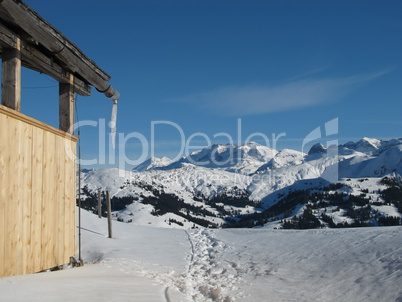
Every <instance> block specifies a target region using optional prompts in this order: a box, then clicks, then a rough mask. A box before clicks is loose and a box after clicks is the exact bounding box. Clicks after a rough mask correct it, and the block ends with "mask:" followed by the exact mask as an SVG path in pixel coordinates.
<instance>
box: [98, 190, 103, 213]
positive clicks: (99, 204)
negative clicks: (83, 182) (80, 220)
mask: <svg viewBox="0 0 402 302" xmlns="http://www.w3.org/2000/svg"><path fill="white" fill-rule="evenodd" d="M98 217H99V218H102V194H101V190H100V189H98Z"/></svg>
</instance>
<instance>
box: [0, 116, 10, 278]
mask: <svg viewBox="0 0 402 302" xmlns="http://www.w3.org/2000/svg"><path fill="white" fill-rule="evenodd" d="M7 129H8V128H7V116H6V115H4V114H0V138H1V139H0V183H1V184H4V185H1V186H0V230H2V231H3V232H5V231H6V228H5V209H6V202H7V197H8V196H7V190H6V185H5V184H6V183H7V182H8V173H7V172H8V170H7V162H8V161H9V159H8V157H9V155H8V146H7ZM4 244H5V236H4V233H3V234H2V235H1V236H0V277H3V276H4V275H3V273H4V264H5V261H4V260H5V259H4V258H5V255H4V249H5V246H4Z"/></svg>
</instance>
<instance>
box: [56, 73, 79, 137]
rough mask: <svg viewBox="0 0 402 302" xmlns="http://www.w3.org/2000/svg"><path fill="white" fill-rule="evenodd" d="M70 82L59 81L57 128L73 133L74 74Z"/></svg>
mask: <svg viewBox="0 0 402 302" xmlns="http://www.w3.org/2000/svg"><path fill="white" fill-rule="evenodd" d="M69 82H70V83H59V129H60V130H63V131H65V132H67V133H70V134H74V129H73V125H74V101H75V99H74V75H72V74H69Z"/></svg>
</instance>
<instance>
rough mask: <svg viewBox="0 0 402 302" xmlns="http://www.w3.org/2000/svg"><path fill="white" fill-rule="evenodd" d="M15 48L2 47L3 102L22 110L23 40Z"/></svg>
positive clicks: (18, 40)
mask: <svg viewBox="0 0 402 302" xmlns="http://www.w3.org/2000/svg"><path fill="white" fill-rule="evenodd" d="M15 44H16V47H15V48H9V47H3V49H2V84H1V87H2V89H1V90H2V104H3V105H5V106H7V107H9V108H11V109H14V110H16V111H18V112H19V111H21V40H20V39H19V38H16V39H15Z"/></svg>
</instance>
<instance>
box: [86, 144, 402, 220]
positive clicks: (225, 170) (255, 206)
mask: <svg viewBox="0 0 402 302" xmlns="http://www.w3.org/2000/svg"><path fill="white" fill-rule="evenodd" d="M122 174H123V175H125V177H121V175H122ZM400 174H402V139H392V140H378V139H371V138H363V139H361V140H359V141H357V142H348V143H346V144H343V145H339V146H330V147H325V146H323V145H320V144H316V145H314V146H313V147H312V148H311V149H310V151H309V152H308V153H307V154H305V153H302V152H299V151H295V150H289V149H284V150H280V151H277V150H274V149H271V148H268V147H265V146H262V145H259V144H257V143H248V144H245V145H241V146H236V145H220V144H216V145H212V146H210V147H207V148H204V149H202V150H199V151H196V152H193V153H191V154H190V155H189V156H187V157H184V158H182V159H180V160H179V161H176V162H171V160H170V159H168V158H166V157H163V158H150V159H148V160H147V161H145V162H144V163H142V164H141V165H139V166H137V167H135V168H134V169H133V170H132V171H124V172H123V173H122V171H120V170H118V169H105V170H90V171H85V172H82V182H83V187H84V190H83V191H84V195H83V196H84V200H85V201H84V206H86V207H87V208H89V209H93V210H94V209H95V208H96V204H97V203H96V202H95V199H96V196H95V193H96V191H97V189H98V188H100V189H102V190H110V191H111V195H112V196H113V207H114V209H115V210H116V212H115V215H116V218H117V219H118V220H121V221H126V222H133V223H137V224H154V225H160V226H175V227H180V226H183V227H195V226H210V227H219V226H233V225H241V223H242V222H244V223H245V222H247V223H245V224H246V225H247V226H253V225H269V226H273V225H274V226H281V227H282V226H284V225H285V226H286V223H285V222H286V219H288V220H289V219H293V220H294V221H297V219H298V218H300V217H304V216H303V215H308V214H309V213H310V212H311V213H312V215H313V216H314V217H315V218H316V219H317V220H318V222H317V223H319V226H334V225H333V224H332V222H331V223H329V222H328V221H330V220H329V218H327V217H326V216H329V217H330V218H331V219H332V221H333V222H334V223H335V225H338V226H345V225H357V221H359V223H361V224H362V225H367V226H368V225H378V224H382V223H389V221H388V222H384V219H385V218H383V217H395V219H396V220H397V221H399V223H400V217H402V215H401V212H400V211H401V208H400V205H401V204H402V198H401V200H398V198H399V197H398V198H396V200H394V201H393V200H392V198H391V199H389V196H387V195H386V194H387V193H386V192H387V190H391V191H392V190H393V191H392V192H393V193H392V194H396V195H397V196H399V195H398V194H399V193H400V191H401V186H400V177H399V175H400ZM384 177H386V179H385V180H384ZM395 190H396V191H397V192H396V193H395V192H394V191H395ZM384 192H385V193H384ZM324 193H325V194H324ZM314 194H315V195H314ZM318 195H319V196H320V198H319V199H317V198H316V196H318ZM338 195H342V198H343V199H344V200H345V202H344V203H343V204H342V203H339V202H338V203H337V202H335V201H334V200H335V199H336V198H338V197H337V196H338ZM363 195H364V196H363ZM288 196H290V197H291V198H296V199H297V198H298V196H305V197H304V198H303V199H302V200H300V202H294V201H289V200H288V199H287V198H289V197H288ZM350 196H352V197H350ZM353 196H358V197H359V198H360V199H361V200H357V199H358V198H357V197H353ZM394 199H395V198H394ZM317 203H318V204H317ZM286 204H288V206H286ZM273 209H274V210H273ZM328 209H330V210H331V213H328V212H327V210H328ZM356 209H360V211H361V212H363V211H365V212H369V214H367V215H365V216H364V217H361V215H360V216H359V215H358V214H356V213H355V212H356V211H355V210H356ZM398 209H399V211H398ZM324 210H325V212H324ZM335 210H337V211H335ZM352 210H353V211H352ZM306 211H307V212H306ZM324 215H325V216H324ZM323 217H324V218H323ZM363 218H364V219H363ZM359 219H360V220H359ZM398 219H399V220H398ZM345 223H346V224H345ZM393 223H394V224H395V222H393ZM287 226H291V225H290V224H289V223H288V224H287ZM293 226H297V225H296V224H293Z"/></svg>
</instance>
